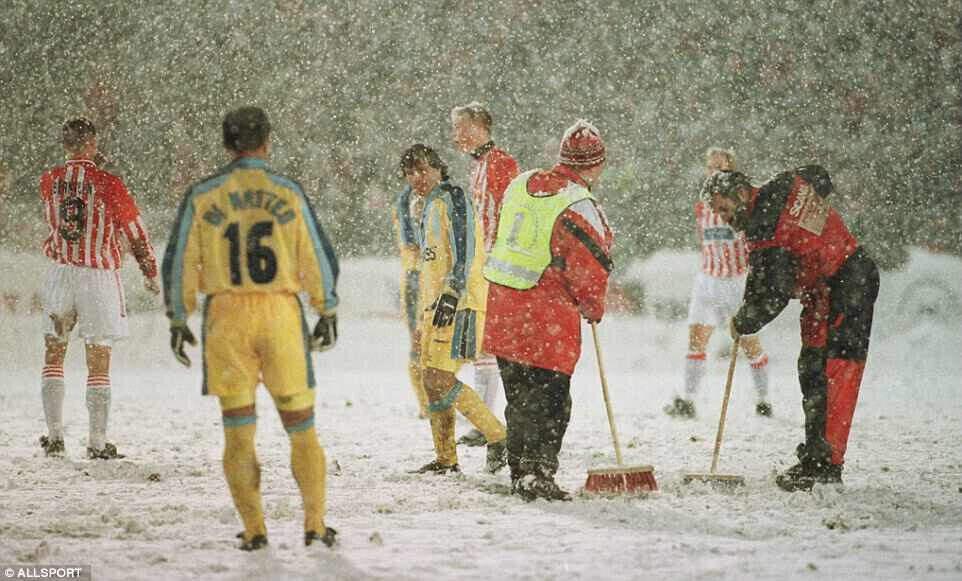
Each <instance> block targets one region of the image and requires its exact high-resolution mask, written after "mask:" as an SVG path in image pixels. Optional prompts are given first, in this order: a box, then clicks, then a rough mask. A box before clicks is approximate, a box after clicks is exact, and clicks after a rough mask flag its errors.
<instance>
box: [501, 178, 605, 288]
mask: <svg viewBox="0 0 962 581" xmlns="http://www.w3.org/2000/svg"><path fill="white" fill-rule="evenodd" d="M537 171H540V170H532V171H529V172H525V173H523V174H521V175H519V176H518V177H516V178H515V179H514V180H513V181H512V182H511V183H510V184H509V185H508V188H507V190H505V192H504V203H503V204H502V206H501V218H500V219H499V221H498V235H497V238H495V241H494V248H492V249H491V252H490V253H489V254H488V259H487V261H486V262H485V264H484V278H486V279H488V280H489V281H491V282H493V283H497V284H500V285H502V286H506V287H510V288H514V289H518V290H525V289H529V288H531V287H533V286H534V285H536V284H538V281H539V280H541V274H542V273H544V269H546V268H548V265H549V264H551V232H552V231H553V230H554V223H555V220H557V219H558V216H560V215H561V213H562V212H564V211H565V210H566V209H567V208H568V207H569V206H571V205H572V204H574V203H576V202H580V201H581V200H584V199H591V200H594V199H595V198H594V196H593V195H592V194H591V191H590V190H588V188H586V187H584V186H581V185H578V184H575V183H570V184H568V185H567V186H565V187H564V188H562V189H561V191H559V192H558V193H557V194H554V195H550V196H544V197H535V196H532V195H531V194H529V193H528V178H530V177H531V175H532V174H534V173H535V172H537Z"/></svg>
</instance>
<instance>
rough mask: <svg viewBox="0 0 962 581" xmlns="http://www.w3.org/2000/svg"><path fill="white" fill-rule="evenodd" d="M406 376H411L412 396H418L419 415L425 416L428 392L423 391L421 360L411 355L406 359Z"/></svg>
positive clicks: (426, 413)
mask: <svg viewBox="0 0 962 581" xmlns="http://www.w3.org/2000/svg"><path fill="white" fill-rule="evenodd" d="M408 377H410V378H411V388H412V389H413V390H414V397H416V398H418V413H419V414H420V415H421V417H427V415H428V394H427V393H426V392H425V391H424V384H423V383H422V380H421V362H420V360H419V359H418V358H415V357H412V358H411V359H410V360H408Z"/></svg>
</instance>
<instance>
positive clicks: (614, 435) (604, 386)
mask: <svg viewBox="0 0 962 581" xmlns="http://www.w3.org/2000/svg"><path fill="white" fill-rule="evenodd" d="M591 336H592V337H594V339H595V357H596V358H597V360H598V374H599V375H601V393H603V394H604V396H605V410H606V411H607V412H608V427H609V428H611V441H612V442H614V443H615V461H617V462H618V466H621V445H620V444H618V430H616V429H615V414H614V412H612V411H611V398H609V397H608V380H607V379H605V365H604V363H602V361H601V343H600V342H599V341H598V324H597V323H595V322H594V321H591Z"/></svg>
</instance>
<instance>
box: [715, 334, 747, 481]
mask: <svg viewBox="0 0 962 581" xmlns="http://www.w3.org/2000/svg"><path fill="white" fill-rule="evenodd" d="M739 339H741V337H738V338H736V339H735V342H734V343H733V344H732V359H731V362H730V363H729V364H728V379H726V380H725V396H724V397H723V398H722V408H721V416H720V417H719V418H718V433H717V434H716V435H715V453H714V454H712V457H711V473H712V474H714V473H715V471H716V470H718V455H719V453H720V452H721V443H722V434H724V433H725V416H727V415H728V398H729V397H731V394H732V377H734V376H735V360H736V359H738V343H739Z"/></svg>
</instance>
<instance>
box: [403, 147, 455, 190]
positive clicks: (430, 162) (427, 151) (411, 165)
mask: <svg viewBox="0 0 962 581" xmlns="http://www.w3.org/2000/svg"><path fill="white" fill-rule="evenodd" d="M419 163H423V164H426V165H427V166H428V167H433V168H434V169H436V170H438V171H440V172H441V180H442V181H443V180H446V179H448V166H447V165H446V164H445V163H444V162H443V161H441V157H440V156H439V155H438V153H437V152H436V151H434V150H433V149H431V148H430V147H428V146H427V145H424V144H423V143H415V144H414V145H412V146H411V147H409V148H407V149H406V150H405V151H404V153H402V154H401V163H400V176H401V177H402V178H403V177H404V176H405V175H406V174H409V173H411V172H412V171H414V169H415V168H416V167H417V166H418V164H419Z"/></svg>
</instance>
